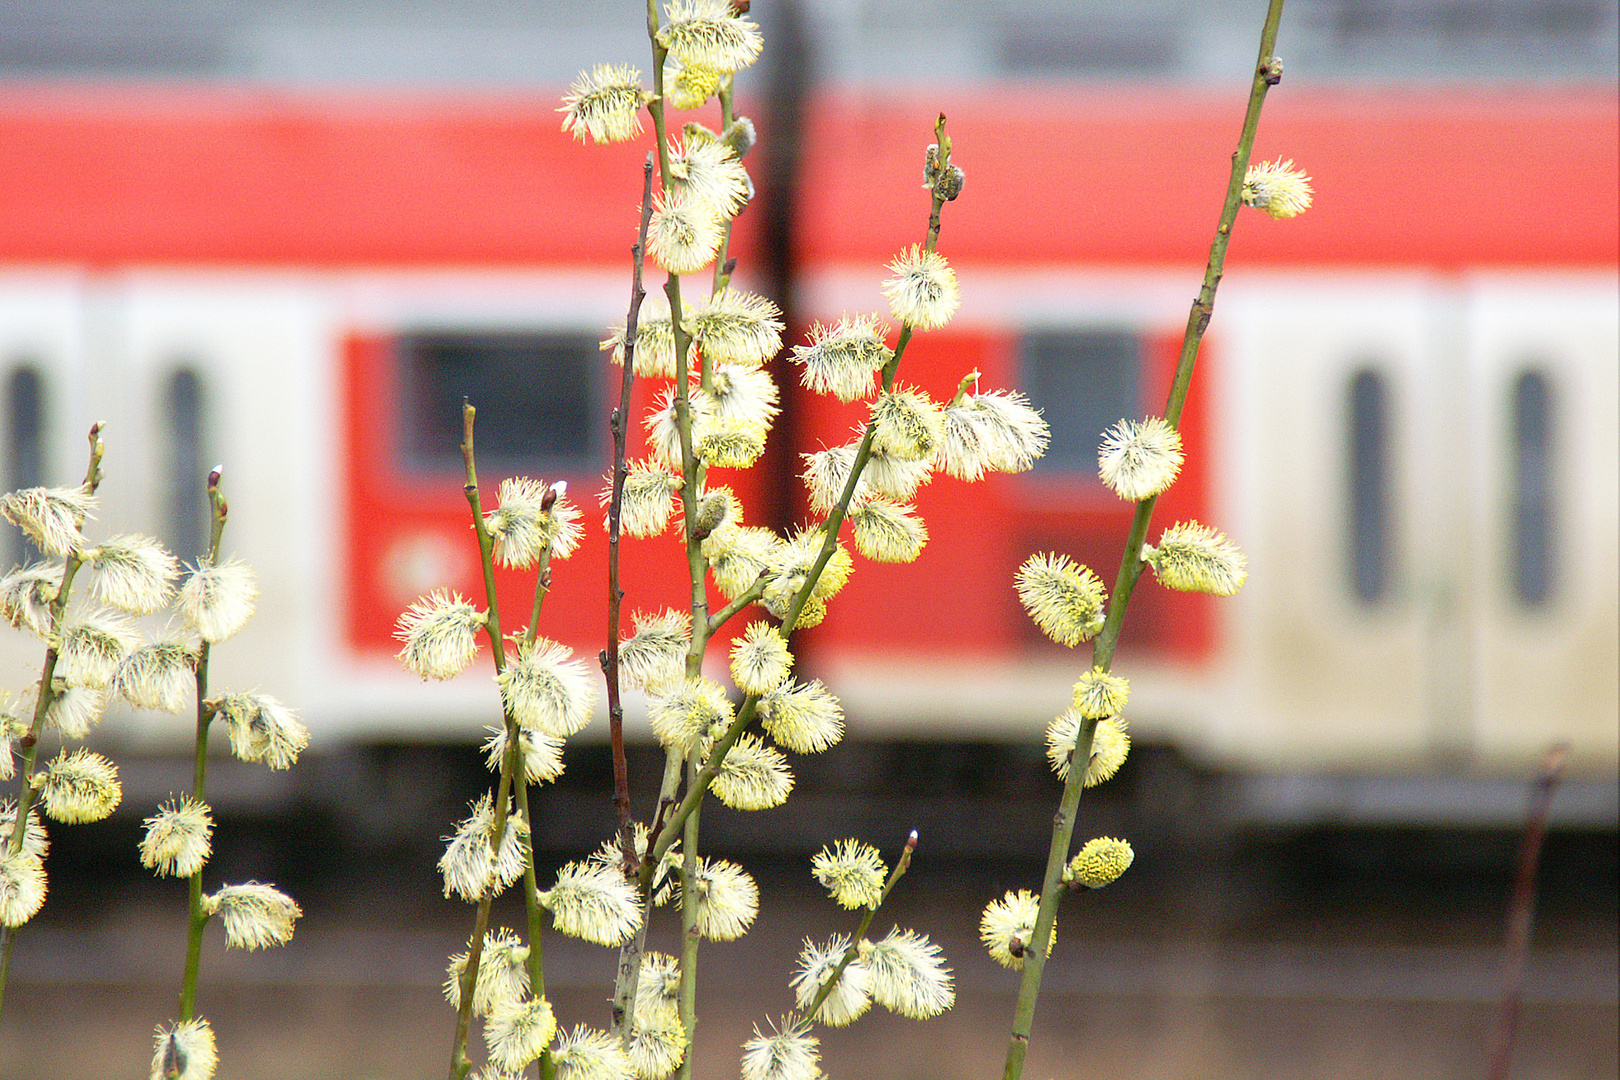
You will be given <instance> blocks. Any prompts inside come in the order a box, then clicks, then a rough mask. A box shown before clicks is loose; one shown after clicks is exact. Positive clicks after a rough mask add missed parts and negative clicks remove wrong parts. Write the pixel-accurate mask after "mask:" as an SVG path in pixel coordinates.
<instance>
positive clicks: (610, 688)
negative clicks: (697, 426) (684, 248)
mask: <svg viewBox="0 0 1620 1080" xmlns="http://www.w3.org/2000/svg"><path fill="white" fill-rule="evenodd" d="M652 174H653V159H652V155H651V154H648V155H647V160H646V161H645V162H644V163H643V164H642V166H641V226H640V228H639V229H638V230H637V232H636V242H635V245H634V246H633V247H631V249H630V262H631V273H630V311H629V314H628V315H626V316H625V321H624V371H623V372H622V374H621V376H620V380H619V407H618V408H616V409H614V410H613V415H612V417H611V418H610V419H609V421H608V427H609V428H610V429H611V431H612V432H613V492H612V494H611V495H610V496H609V499H608V641H607V651H606V652H604V653H603V654H602V672H603V674H604V675H605V676H606V677H607V700H608V737H609V739H610V740H611V741H612V744H613V806H614V809H615V810H616V811H617V812H618V819H619V847H620V848H621V849H622V850H623V851H624V856H625V860H626V865H627V866H633V864H634V861H635V854H636V852H635V845H634V843H633V841H632V837H631V813H630V769H629V765H628V763H627V762H626V760H625V756H624V703H623V701H621V700H620V697H619V608H620V605H621V604H622V603H623V602H624V588H623V587H622V586H621V585H620V584H619V553H620V545H619V540H620V536H621V533H622V524H621V521H622V517H623V513H624V483H625V480H626V479H627V478H628V477H629V475H630V466H629V464H628V463H627V461H626V458H627V457H628V453H629V451H628V449H627V443H628V438H629V432H628V429H629V424H630V390H631V387H632V386H633V384H634V383H635V377H636V374H635V373H636V331H637V330H638V329H639V323H640V321H641V302H642V301H643V300H645V299H646V297H647V290H646V288H645V287H644V286H643V284H642V280H641V271H642V267H643V266H644V265H645V263H644V260H645V258H646V252H647V229H648V227H649V226H650V225H651V223H652Z"/></svg>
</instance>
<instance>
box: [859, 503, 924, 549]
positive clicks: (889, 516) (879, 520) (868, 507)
mask: <svg viewBox="0 0 1620 1080" xmlns="http://www.w3.org/2000/svg"><path fill="white" fill-rule="evenodd" d="M916 513H917V512H916V510H915V509H914V508H912V507H910V506H902V505H900V504H899V503H892V502H889V501H888V500H887V499H879V498H875V497H874V498H870V499H866V500H865V501H863V502H861V503H860V504H859V505H857V506H856V507H855V508H854V509H852V510H851V511H850V512H849V518H850V522H851V524H852V527H853V529H854V533H855V547H856V549H857V550H858V551H860V553H861V554H862V555H864V556H866V557H867V558H868V559H871V560H872V561H873V562H881V563H908V562H912V561H914V560H915V559H916V558H917V556H918V555H920V554H922V549H923V545H924V544H926V543H927V542H928V527H927V526H926V525H924V524H923V521H922V519H921V518H919V517H917V516H916Z"/></svg>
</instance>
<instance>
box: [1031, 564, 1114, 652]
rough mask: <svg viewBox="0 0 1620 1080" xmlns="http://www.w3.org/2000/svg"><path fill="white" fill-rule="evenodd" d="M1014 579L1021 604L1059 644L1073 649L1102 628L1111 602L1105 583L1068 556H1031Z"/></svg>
mask: <svg viewBox="0 0 1620 1080" xmlns="http://www.w3.org/2000/svg"><path fill="white" fill-rule="evenodd" d="M1013 580H1014V584H1015V585H1016V587H1017V589H1018V602H1019V603H1020V604H1022V605H1023V606H1024V610H1025V611H1027V612H1028V613H1029V617H1030V618H1031V619H1034V620H1035V625H1036V626H1038V627H1040V628H1041V630H1042V631H1043V632H1044V633H1045V634H1046V636H1047V637H1049V638H1051V639H1052V640H1053V641H1055V642H1057V643H1058V644H1059V645H1067V646H1069V647H1071V648H1072V647H1073V646H1075V645H1078V644H1080V642H1082V641H1085V640H1086V639H1087V638H1089V637H1092V636H1093V635H1095V634H1096V633H1097V631H1099V630H1101V629H1102V627H1103V616H1104V605H1105V604H1106V603H1107V599H1108V597H1107V594H1106V592H1105V591H1104V589H1103V583H1102V582H1101V581H1099V580H1097V575H1096V574H1093V573H1092V572H1091V570H1090V569H1089V568H1088V567H1085V566H1081V565H1079V564H1078V563H1076V562H1074V560H1072V559H1070V558H1069V557H1068V556H1067V555H1058V554H1055V553H1052V554H1038V555H1031V556H1030V557H1029V558H1027V559H1025V560H1024V564H1023V565H1022V566H1020V567H1019V568H1018V573H1017V575H1015V577H1014V579H1013Z"/></svg>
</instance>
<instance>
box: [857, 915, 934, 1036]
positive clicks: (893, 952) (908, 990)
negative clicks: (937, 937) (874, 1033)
mask: <svg viewBox="0 0 1620 1080" xmlns="http://www.w3.org/2000/svg"><path fill="white" fill-rule="evenodd" d="M861 962H862V963H863V964H865V965H866V970H867V974H868V976H869V986H870V989H871V994H872V1000H873V1001H875V1002H877V1003H878V1004H879V1005H882V1006H883V1007H884V1008H885V1009H888V1010H889V1011H890V1012H893V1013H897V1014H899V1015H901V1016H909V1017H911V1018H912V1019H913V1020H926V1019H928V1018H929V1017H931V1016H938V1015H939V1014H940V1013H942V1012H944V1011H945V1010H946V1009H949V1008H950V1007H951V1006H952V1005H954V1004H955V1003H956V987H955V985H954V981H953V980H952V978H951V969H950V968H948V967H946V966H945V960H944V957H943V956H941V955H940V951H939V946H938V945H935V944H934V943H933V942H931V941H929V940H928V937H927V935H926V934H917V933H914V932H912V931H910V930H900V929H895V930H891V931H889V935H888V936H887V937H885V938H884V939H883V940H882V941H879V942H875V943H874V942H871V941H863V942H861Z"/></svg>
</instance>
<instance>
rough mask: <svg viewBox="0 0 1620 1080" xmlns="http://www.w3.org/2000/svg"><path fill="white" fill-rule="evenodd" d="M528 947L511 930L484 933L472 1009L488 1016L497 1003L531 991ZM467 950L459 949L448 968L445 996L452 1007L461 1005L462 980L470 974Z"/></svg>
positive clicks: (518, 998) (519, 997)
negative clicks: (461, 950) (468, 972)
mask: <svg viewBox="0 0 1620 1080" xmlns="http://www.w3.org/2000/svg"><path fill="white" fill-rule="evenodd" d="M528 959H529V947H528V946H527V945H525V944H523V942H522V941H521V940H520V939H519V938H518V936H517V935H516V934H514V933H512V932H511V931H510V930H495V931H491V932H490V933H487V934H485V935H484V949H483V952H482V953H481V954H480V956H479V960H478V981H477V983H476V984H475V985H474V986H473V998H472V1011H473V1013H474V1014H475V1015H477V1016H487V1015H488V1014H489V1011H490V1010H491V1009H492V1008H494V1007H495V1006H496V1005H497V1004H500V1003H502V1002H507V1001H518V1000H521V999H522V998H523V997H524V995H526V994H527V993H528V992H529V966H528V964H527V963H526V961H527V960H528ZM467 960H468V954H467V953H464V952H462V953H456V954H455V955H454V956H452V957H451V958H450V964H449V966H448V967H447V968H446V969H445V980H444V998H445V1000H446V1001H448V1002H449V1003H450V1007H451V1008H452V1009H459V1008H461V983H462V980H463V979H464V978H466V975H467Z"/></svg>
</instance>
